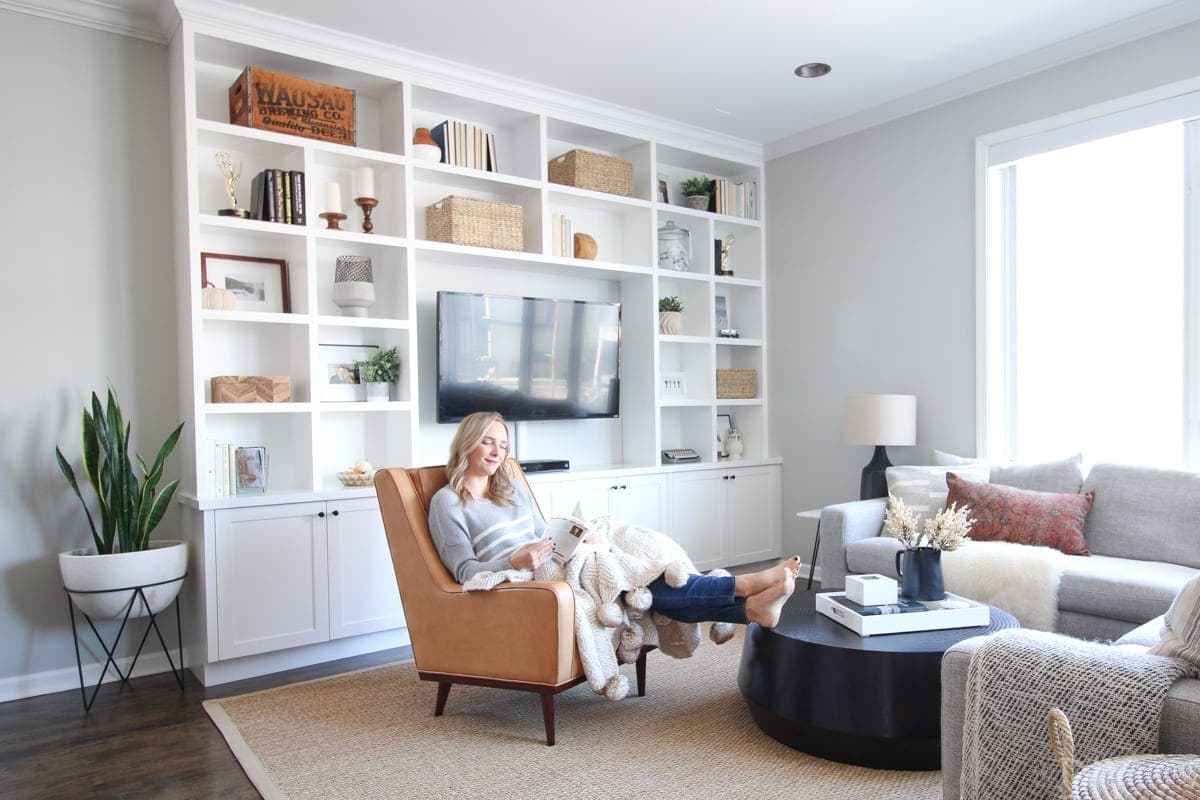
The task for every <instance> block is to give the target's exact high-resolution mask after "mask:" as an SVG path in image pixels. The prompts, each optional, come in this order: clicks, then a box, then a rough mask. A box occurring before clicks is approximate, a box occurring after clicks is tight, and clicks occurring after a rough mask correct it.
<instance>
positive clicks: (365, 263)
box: [332, 256, 375, 317]
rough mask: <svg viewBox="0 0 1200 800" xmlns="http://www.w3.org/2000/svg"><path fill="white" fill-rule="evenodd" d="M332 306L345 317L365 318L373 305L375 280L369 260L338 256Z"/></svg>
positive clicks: (362, 257)
mask: <svg viewBox="0 0 1200 800" xmlns="http://www.w3.org/2000/svg"><path fill="white" fill-rule="evenodd" d="M333 281H334V283H333V293H332V296H333V304H334V305H335V306H337V307H338V308H340V309H341V311H342V315H343V316H346V317H365V316H367V309H368V308H370V307H371V306H373V305H375V280H374V275H373V273H372V271H371V259H370V258H368V257H366V256H338V257H337V266H336V267H335V268H334V273H333Z"/></svg>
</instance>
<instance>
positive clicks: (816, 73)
mask: <svg viewBox="0 0 1200 800" xmlns="http://www.w3.org/2000/svg"><path fill="white" fill-rule="evenodd" d="M832 69H833V67H831V66H829V65H828V64H825V63H823V62H821V61H812V62H810V63H808V64H801V65H800V66H798V67H796V77H799V78H823V77H824V76H826V75H828V74H829V72H830V70H832Z"/></svg>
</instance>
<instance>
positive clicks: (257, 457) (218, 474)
mask: <svg viewBox="0 0 1200 800" xmlns="http://www.w3.org/2000/svg"><path fill="white" fill-rule="evenodd" d="M206 443H207V445H208V452H209V453H210V454H211V456H210V458H209V462H208V469H207V474H206V478H207V480H208V488H209V495H210V496H212V497H236V496H238V495H242V494H262V493H263V492H265V491H267V470H268V466H269V462H268V456H267V448H265V447H262V446H261V445H256V446H245V445H241V446H239V445H233V444H228V443H224V442H217V441H214V440H212V439H208V440H206Z"/></svg>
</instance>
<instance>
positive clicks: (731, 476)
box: [333, 475, 737, 514]
mask: <svg viewBox="0 0 1200 800" xmlns="http://www.w3.org/2000/svg"><path fill="white" fill-rule="evenodd" d="M729 480H731V481H736V480H737V475H730V476H729ZM333 513H335V514H336V513H337V512H336V511H335V512H333Z"/></svg>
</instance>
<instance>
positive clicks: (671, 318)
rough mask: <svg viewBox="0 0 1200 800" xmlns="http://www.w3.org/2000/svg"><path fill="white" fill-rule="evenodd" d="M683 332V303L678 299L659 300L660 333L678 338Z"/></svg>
mask: <svg viewBox="0 0 1200 800" xmlns="http://www.w3.org/2000/svg"><path fill="white" fill-rule="evenodd" d="M682 330H683V301H681V300H680V299H679V298H678V297H662V298H659V300H658V332H659V333H665V334H666V335H667V336H677V335H678V334H679V332H680V331H682Z"/></svg>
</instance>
